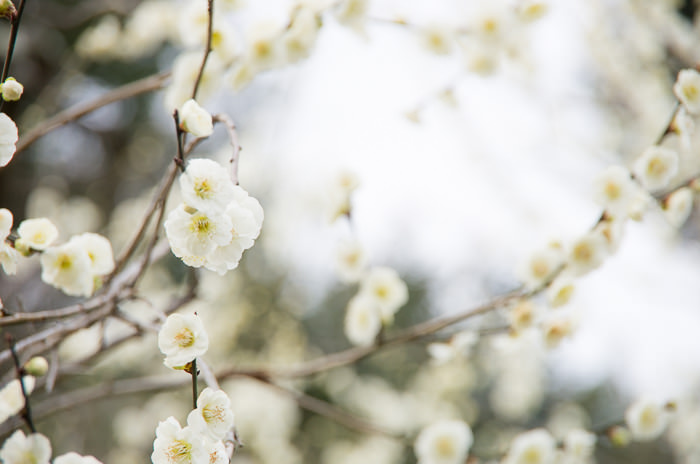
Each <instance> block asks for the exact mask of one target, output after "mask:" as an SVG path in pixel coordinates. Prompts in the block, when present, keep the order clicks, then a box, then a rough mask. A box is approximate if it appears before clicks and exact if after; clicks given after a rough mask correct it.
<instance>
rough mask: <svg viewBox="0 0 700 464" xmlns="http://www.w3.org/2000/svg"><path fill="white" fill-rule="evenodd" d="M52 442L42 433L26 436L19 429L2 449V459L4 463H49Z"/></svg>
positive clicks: (0, 457)
mask: <svg viewBox="0 0 700 464" xmlns="http://www.w3.org/2000/svg"><path fill="white" fill-rule="evenodd" d="M49 459H51V443H50V442H49V439H48V438H46V437H45V436H44V435H42V434H40V433H33V434H31V435H29V436H25V435H24V432H22V431H21V430H17V431H16V432H15V433H13V434H12V436H11V437H10V438H8V439H7V440H5V443H4V444H3V445H2V449H0V461H2V463H3V464H49Z"/></svg>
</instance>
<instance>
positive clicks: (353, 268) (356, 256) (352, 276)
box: [335, 240, 368, 283]
mask: <svg viewBox="0 0 700 464" xmlns="http://www.w3.org/2000/svg"><path fill="white" fill-rule="evenodd" d="M367 262H368V258H367V252H366V251H365V249H364V247H363V246H362V244H360V242H358V241H357V240H344V241H342V242H340V243H339V244H338V247H337V249H336V254H335V268H336V271H337V273H338V276H339V277H340V279H341V280H342V281H343V282H346V283H354V282H357V281H359V280H360V278H362V275H363V273H364V272H365V268H366V267H367Z"/></svg>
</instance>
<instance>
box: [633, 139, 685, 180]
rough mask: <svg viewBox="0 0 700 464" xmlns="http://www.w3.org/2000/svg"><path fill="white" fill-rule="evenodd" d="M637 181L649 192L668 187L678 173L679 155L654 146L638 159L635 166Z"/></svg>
mask: <svg viewBox="0 0 700 464" xmlns="http://www.w3.org/2000/svg"><path fill="white" fill-rule="evenodd" d="M633 171H634V175H635V176H636V177H637V180H639V182H640V183H641V184H642V185H643V186H644V187H645V188H646V189H648V190H658V189H662V188H664V187H667V186H668V184H669V182H670V181H671V179H672V178H673V176H675V175H676V173H677V172H678V153H676V151H674V150H671V149H669V148H664V147H659V146H658V145H653V146H651V147H649V148H647V149H646V150H644V152H643V153H642V155H641V156H640V157H639V158H637V160H636V161H635V162H634V166H633Z"/></svg>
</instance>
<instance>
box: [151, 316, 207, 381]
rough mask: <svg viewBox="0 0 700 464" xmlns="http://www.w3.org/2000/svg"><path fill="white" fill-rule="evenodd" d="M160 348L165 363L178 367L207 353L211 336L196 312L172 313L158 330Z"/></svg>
mask: <svg viewBox="0 0 700 464" xmlns="http://www.w3.org/2000/svg"><path fill="white" fill-rule="evenodd" d="M158 348H160V351H161V352H162V353H163V354H164V355H165V360H164V361H163V363H164V364H165V365H166V366H168V367H172V368H178V367H182V366H185V365H186V364H187V363H189V362H191V361H192V360H194V359H195V358H196V357H197V356H201V355H203V354H204V353H206V351H207V349H208V348H209V337H208V335H207V333H206V331H205V330H204V324H202V321H201V320H200V319H199V317H198V316H197V315H196V314H171V315H170V316H168V318H167V319H166V321H165V324H163V327H162V328H161V329H160V331H159V332H158Z"/></svg>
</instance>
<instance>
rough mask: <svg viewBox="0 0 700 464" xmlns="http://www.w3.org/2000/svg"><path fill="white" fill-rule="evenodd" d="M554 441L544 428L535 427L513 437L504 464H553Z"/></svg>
mask: <svg viewBox="0 0 700 464" xmlns="http://www.w3.org/2000/svg"><path fill="white" fill-rule="evenodd" d="M555 451H556V441H555V440H554V437H552V435H551V434H550V433H549V432H548V431H546V430H545V429H535V430H530V431H528V432H525V433H522V434H520V435H518V436H517V437H515V439H514V440H513V442H512V443H511V445H510V449H509V450H508V455H507V456H506V458H505V460H504V461H503V462H504V464H553V463H554V461H555V455H556V454H555Z"/></svg>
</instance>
